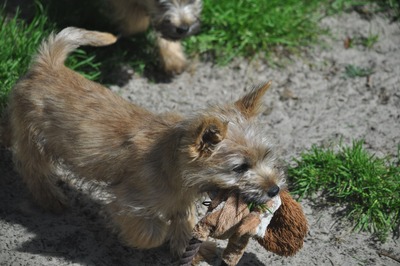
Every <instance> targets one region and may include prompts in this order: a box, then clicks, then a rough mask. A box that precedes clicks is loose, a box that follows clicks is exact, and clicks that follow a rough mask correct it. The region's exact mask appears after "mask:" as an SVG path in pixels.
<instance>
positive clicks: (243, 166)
mask: <svg viewBox="0 0 400 266" xmlns="http://www.w3.org/2000/svg"><path fill="white" fill-rule="evenodd" d="M249 168H250V166H249V165H248V164H247V163H243V164H239V165H237V166H235V168H233V169H232V170H233V171H234V172H236V173H238V174H243V173H244V172H247V171H248V170H249Z"/></svg>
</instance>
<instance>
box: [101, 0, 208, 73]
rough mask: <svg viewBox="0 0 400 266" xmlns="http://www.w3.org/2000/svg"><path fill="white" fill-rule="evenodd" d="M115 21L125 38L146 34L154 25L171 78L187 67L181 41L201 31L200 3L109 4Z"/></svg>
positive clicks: (128, 0)
mask: <svg viewBox="0 0 400 266" xmlns="http://www.w3.org/2000/svg"><path fill="white" fill-rule="evenodd" d="M108 3H109V4H110V6H111V7H112V10H113V12H112V13H111V14H112V19H113V20H114V22H115V23H116V24H117V25H118V26H119V28H120V31H121V33H122V34H123V35H125V36H129V35H133V34H136V33H139V32H144V31H146V30H147V28H148V27H149V26H150V25H152V27H153V28H154V30H155V31H156V32H157V46H158V49H159V54H160V59H161V63H162V65H163V68H164V70H165V71H166V72H167V73H168V74H179V73H181V72H182V71H183V70H184V69H185V66H186V59H185V54H184V52H183V49H182V46H181V44H180V42H179V40H181V39H183V38H186V37H188V36H190V35H192V34H195V33H197V32H198V31H199V28H200V18H199V17H200V13H201V10H202V1H201V0H108Z"/></svg>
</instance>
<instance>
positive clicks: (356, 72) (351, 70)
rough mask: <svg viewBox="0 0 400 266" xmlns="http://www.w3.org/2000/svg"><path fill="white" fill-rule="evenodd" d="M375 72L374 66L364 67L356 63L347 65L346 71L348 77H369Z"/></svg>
mask: <svg viewBox="0 0 400 266" xmlns="http://www.w3.org/2000/svg"><path fill="white" fill-rule="evenodd" d="M373 73H374V70H373V69H372V68H363V67H359V66H355V65H347V66H346V68H345V71H344V74H345V77H347V78H356V77H368V76H371V75H372V74H373Z"/></svg>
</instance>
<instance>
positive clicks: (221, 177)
mask: <svg viewBox="0 0 400 266" xmlns="http://www.w3.org/2000/svg"><path fill="white" fill-rule="evenodd" d="M269 86H270V83H267V84H265V85H263V86H260V87H258V88H255V89H253V90H252V91H251V92H250V93H248V94H247V95H245V96H244V97H242V98H241V99H239V100H238V101H236V102H235V103H234V104H231V105H227V106H222V107H213V108H211V109H210V110H207V111H205V112H204V113H202V114H200V115H199V117H198V118H197V120H191V121H190V122H189V123H192V124H191V125H190V126H189V127H186V128H188V129H190V128H191V130H190V131H189V133H191V134H187V136H186V137H184V138H183V140H182V142H183V143H185V145H182V147H187V148H186V149H184V150H183V152H184V153H186V154H187V157H188V158H189V159H190V161H188V162H184V163H185V164H187V170H186V171H185V174H184V178H185V180H184V183H185V185H186V186H187V187H194V188H197V189H199V190H202V191H209V190H213V189H217V188H218V189H221V188H226V189H232V188H233V189H237V190H239V191H240V193H241V194H242V196H243V197H244V199H245V200H246V201H247V202H255V203H259V204H262V203H265V202H266V201H268V200H269V199H270V198H272V197H274V196H276V195H277V194H278V193H279V191H280V189H281V188H282V187H283V186H284V183H285V179H284V173H283V171H282V169H281V168H280V167H279V166H278V162H277V160H276V158H275V157H274V152H273V150H272V147H271V145H270V143H269V141H268V140H267V138H266V137H265V136H263V134H262V130H260V128H259V126H258V125H257V124H256V122H255V121H254V120H253V118H254V117H255V116H256V115H257V114H258V113H259V110H260V107H261V100H262V96H263V95H264V93H265V92H266V90H267V89H268V88H269Z"/></svg>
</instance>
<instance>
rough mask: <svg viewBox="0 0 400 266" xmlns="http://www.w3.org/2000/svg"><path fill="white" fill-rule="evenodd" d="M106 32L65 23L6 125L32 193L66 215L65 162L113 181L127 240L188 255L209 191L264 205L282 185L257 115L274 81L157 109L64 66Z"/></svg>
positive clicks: (105, 40) (16, 95)
mask: <svg viewBox="0 0 400 266" xmlns="http://www.w3.org/2000/svg"><path fill="white" fill-rule="evenodd" d="M113 42H115V37H114V36H113V35H110V34H107V33H100V32H93V31H86V30H83V29H77V28H66V29H64V30H63V31H61V32H60V33H59V34H58V35H57V36H51V37H50V38H49V39H48V41H46V42H44V43H43V44H42V46H41V48H40V51H39V53H38V55H37V56H36V58H35V59H34V61H33V63H32V66H31V68H30V70H29V71H28V73H27V74H26V75H25V77H23V78H22V79H21V80H20V81H19V82H18V83H17V84H16V86H15V87H14V88H13V90H12V92H11V95H10V102H9V106H8V112H7V115H6V117H5V118H4V120H3V121H4V122H3V126H2V131H1V132H2V135H3V136H2V139H3V141H4V142H5V144H6V145H8V146H10V147H12V151H13V155H14V161H15V164H16V169H17V170H18V172H19V173H20V175H21V176H22V178H23V180H24V182H25V183H26V184H27V186H28V188H29V190H30V191H31V193H32V195H33V197H34V199H35V200H36V201H37V202H38V203H39V204H40V205H41V206H42V207H43V208H45V209H49V210H52V211H60V210H62V209H63V208H64V207H65V205H66V204H67V199H66V198H65V196H64V195H63V194H62V192H61V191H60V190H59V188H58V187H57V186H56V185H55V182H56V181H57V179H59V178H60V176H58V173H59V172H60V171H57V169H58V167H59V166H60V165H63V166H66V167H68V169H69V170H70V171H72V172H73V173H75V175H77V176H79V177H81V178H83V179H86V180H94V181H102V182H105V183H107V184H108V187H109V189H110V192H111V193H113V195H114V196H115V198H114V200H113V202H112V203H110V204H109V206H108V210H109V212H110V216H111V217H112V220H113V222H114V225H115V227H116V228H117V229H119V232H120V235H121V237H122V238H123V239H124V240H125V242H126V243H127V244H128V245H130V246H132V247H137V248H152V247H157V246H160V245H161V244H163V243H164V242H169V244H170V247H171V251H172V253H174V254H177V255H179V254H181V253H182V252H183V251H184V249H185V246H186V244H187V241H188V240H189V239H190V236H191V230H192V228H193V225H194V220H195V217H194V210H193V203H194V201H195V200H196V199H197V198H198V197H199V196H200V195H201V193H202V192H204V191H209V190H212V189H215V188H229V189H237V190H238V191H240V193H241V194H242V195H243V197H244V198H245V199H246V200H248V201H253V202H266V201H267V200H268V199H269V198H271V197H273V196H275V195H276V194H277V193H278V192H279V189H280V187H282V186H283V184H284V179H283V173H282V171H281V169H280V168H279V167H277V163H276V160H275V157H274V154H273V151H272V149H271V147H270V145H269V143H268V141H267V140H266V138H265V137H264V136H263V135H262V134H261V131H260V130H259V129H258V127H257V126H256V124H255V123H254V122H253V121H252V120H253V119H252V118H253V117H254V116H255V115H256V114H257V113H258V110H259V108H260V105H261V100H262V96H263V95H264V93H265V91H266V90H267V88H268V87H269V83H268V84H266V85H264V86H261V87H258V88H255V89H254V90H252V91H251V92H250V93H248V94H247V95H245V96H244V97H242V98H241V99H239V100H238V101H236V102H234V103H230V104H226V105H221V106H211V107H209V108H207V109H205V110H201V111H199V112H197V113H195V114H193V115H191V116H190V117H184V116H182V115H179V114H169V113H166V114H160V115H159V114H154V113H152V112H150V111H148V110H145V109H144V108H142V107H139V106H137V105H134V104H132V103H130V102H128V101H126V100H124V99H122V98H121V97H119V96H117V95H115V94H113V93H112V92H111V91H110V90H108V89H106V88H104V87H102V86H101V85H99V84H97V83H95V82H92V81H89V80H87V79H85V78H84V77H82V76H81V75H79V74H77V73H75V72H73V71H72V70H70V69H68V68H66V67H65V66H64V60H65V58H66V56H67V54H68V53H69V52H71V51H72V50H74V49H75V48H76V47H77V46H79V45H98V46H101V45H108V44H111V43H113Z"/></svg>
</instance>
